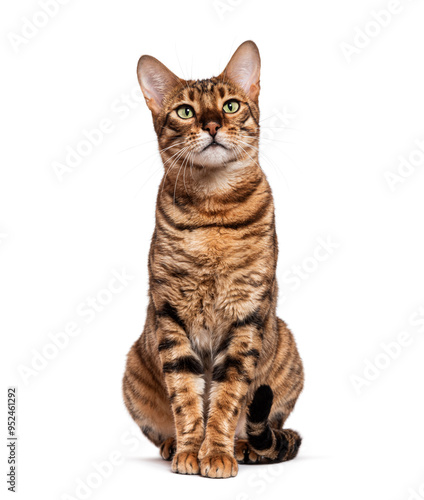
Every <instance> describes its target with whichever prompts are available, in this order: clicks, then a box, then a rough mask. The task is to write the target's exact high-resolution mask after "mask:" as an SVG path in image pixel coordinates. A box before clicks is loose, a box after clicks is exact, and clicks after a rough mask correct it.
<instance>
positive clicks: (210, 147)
mask: <svg viewBox="0 0 424 500" xmlns="http://www.w3.org/2000/svg"><path fill="white" fill-rule="evenodd" d="M217 147H221V148H224V149H228V148H226V147H225V146H224V145H223V144H221V143H220V142H217V141H216V140H215V139H214V140H213V141H212V142H211V143H209V144H208V145H207V146H206V147H205V148H203V150H202V152H203V151H206V150H207V149H215V148H217Z"/></svg>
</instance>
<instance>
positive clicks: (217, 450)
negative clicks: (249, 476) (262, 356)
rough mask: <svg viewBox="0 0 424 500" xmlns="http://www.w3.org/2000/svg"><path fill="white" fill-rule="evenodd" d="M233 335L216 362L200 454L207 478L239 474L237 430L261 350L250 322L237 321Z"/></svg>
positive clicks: (256, 331) (256, 334) (201, 464)
mask: <svg viewBox="0 0 424 500" xmlns="http://www.w3.org/2000/svg"><path fill="white" fill-rule="evenodd" d="M230 335H231V342H230V343H229V346H228V347H227V349H226V350H225V351H224V352H222V353H221V354H219V355H218V356H217V358H216V360H215V362H214V368H213V373H212V386H211V392H210V407H209V414H208V420H207V424H206V430H205V439H204V441H203V443H202V446H201V448H200V451H199V460H200V473H201V475H202V476H207V477H232V476H235V475H236V474H237V471H238V465H237V461H236V459H235V457H234V438H235V431H236V426H237V422H238V419H239V416H240V412H241V409H242V407H243V405H244V404H245V402H246V395H247V391H248V389H249V386H250V384H251V382H252V380H253V377H254V372H255V367H256V364H257V360H258V357H259V353H260V348H261V340H260V336H259V333H258V330H257V326H256V325H253V324H249V322H247V323H244V322H237V323H236V324H235V325H234V326H233V328H232V331H231V332H230Z"/></svg>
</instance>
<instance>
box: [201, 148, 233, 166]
mask: <svg viewBox="0 0 424 500" xmlns="http://www.w3.org/2000/svg"><path fill="white" fill-rule="evenodd" d="M235 159H236V156H235V154H234V152H233V151H232V150H230V149H227V148H225V147H224V146H220V145H211V146H209V147H207V148H206V149H204V150H202V151H200V152H199V153H196V154H195V155H194V157H193V163H194V164H196V165H198V166H201V167H208V168H219V167H224V166H225V165H227V164H228V163H229V162H232V161H234V160H235Z"/></svg>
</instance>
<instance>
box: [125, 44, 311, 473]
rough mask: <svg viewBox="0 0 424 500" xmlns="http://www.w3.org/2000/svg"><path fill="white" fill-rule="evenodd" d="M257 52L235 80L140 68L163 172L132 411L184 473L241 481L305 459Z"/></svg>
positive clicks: (234, 65)
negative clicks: (280, 291)
mask: <svg viewBox="0 0 424 500" xmlns="http://www.w3.org/2000/svg"><path fill="white" fill-rule="evenodd" d="M259 75H260V57H259V51H258V49H257V47H256V45H255V44H254V43H253V42H251V41H248V42H245V43H243V44H242V45H241V46H240V47H239V48H238V49H237V51H236V52H235V53H234V55H233V56H232V58H231V60H230V62H229V63H228V65H227V67H226V68H225V70H224V71H223V72H222V73H221V74H220V75H219V76H218V77H215V78H211V79H208V80H188V81H186V80H182V79H181V78H178V77H177V76H176V75H174V74H173V73H172V72H171V71H169V70H168V69H167V68H166V67H165V66H164V65H163V64H162V63H160V62H159V61H158V60H157V59H155V58H153V57H150V56H143V57H141V59H140V61H139V63H138V79H139V82H140V86H141V89H142V91H143V94H144V97H145V99H146V102H147V106H148V107H149V108H150V110H151V112H152V115H153V123H154V127H155V131H156V134H157V137H158V142H159V147H160V155H161V157H162V161H163V164H164V169H165V171H164V177H163V180H162V182H161V185H160V188H159V193H158V197H157V205H156V228H155V231H154V234H153V238H152V243H151V248H150V254H149V263H148V266H149V277H150V278H149V299H150V301H149V305H148V309H147V319H146V323H145V327H144V331H143V333H142V335H141V336H140V338H139V339H138V340H137V341H136V342H135V344H134V345H133V347H132V348H131V350H130V352H129V354H128V360H127V367H126V372H125V376H124V381H123V392H124V400H125V403H126V406H127V408H128V411H129V412H130V414H131V416H132V417H133V419H134V420H135V422H136V423H137V424H138V425H139V426H140V428H141V430H142V432H143V433H144V434H145V435H146V436H147V437H148V438H149V439H150V440H151V441H152V442H153V443H154V444H155V445H157V446H158V447H160V452H161V455H162V457H163V458H164V459H165V460H172V470H173V471H174V472H178V473H181V474H199V473H200V474H201V475H202V476H207V477H231V476H235V475H236V474H237V470H238V465H237V463H238V462H240V463H252V462H259V461H262V462H263V461H270V462H281V461H285V460H290V459H292V458H294V457H295V456H296V454H297V452H298V449H299V446H300V443H301V438H300V436H299V434H298V433H297V432H295V431H292V430H289V429H283V424H284V421H285V420H286V419H287V417H288V416H289V414H290V413H291V411H292V410H293V407H294V405H295V403H296V400H297V398H298V396H299V393H300V392H301V390H302V387H303V368H302V361H301V359H300V357H299V354H298V351H297V348H296V344H295V341H294V339H293V336H292V334H291V332H290V330H289V329H288V328H287V326H286V324H285V323H284V322H283V321H282V320H281V319H279V318H277V316H276V303H277V282H276V276H275V271H276V265H277V253H278V250H277V237H276V233H275V218H274V204H273V198H272V193H271V189H270V187H269V184H268V182H267V179H266V177H265V175H264V173H263V171H262V170H261V167H260V166H259V159H258V158H259V156H258V146H259V108H258V96H259Z"/></svg>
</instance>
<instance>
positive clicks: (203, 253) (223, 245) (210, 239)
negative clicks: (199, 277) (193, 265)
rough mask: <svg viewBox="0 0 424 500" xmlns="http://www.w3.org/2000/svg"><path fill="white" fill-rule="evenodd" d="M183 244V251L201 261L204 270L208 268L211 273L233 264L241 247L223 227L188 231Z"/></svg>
mask: <svg viewBox="0 0 424 500" xmlns="http://www.w3.org/2000/svg"><path fill="white" fill-rule="evenodd" d="M183 245H184V249H185V252H186V253H187V254H188V255H190V256H191V257H192V258H193V259H194V261H195V262H197V263H202V264H203V265H204V266H205V271H207V270H208V269H209V270H210V271H211V272H213V273H215V272H216V271H217V270H225V269H226V268H228V267H231V266H232V265H234V262H235V260H236V259H237V255H238V254H239V253H240V252H241V251H242V249H243V244H242V243H241V242H240V241H239V239H238V238H237V237H235V236H234V235H232V234H231V233H230V232H229V231H228V230H226V229H223V228H209V229H207V230H201V231H193V232H191V233H188V234H187V235H185V238H184V243H183Z"/></svg>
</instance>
